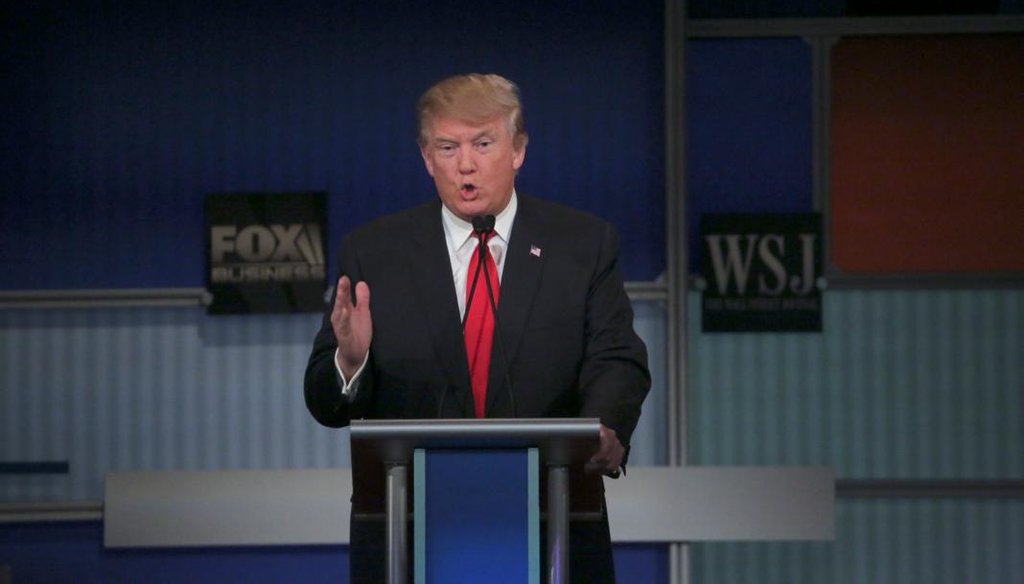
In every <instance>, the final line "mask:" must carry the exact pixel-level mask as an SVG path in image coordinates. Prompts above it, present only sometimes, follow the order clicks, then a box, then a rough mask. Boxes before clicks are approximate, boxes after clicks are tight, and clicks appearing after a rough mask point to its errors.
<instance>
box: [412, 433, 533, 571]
mask: <svg viewBox="0 0 1024 584" xmlns="http://www.w3.org/2000/svg"><path fill="white" fill-rule="evenodd" d="M538 460H539V456H538V453H537V449H502V450H473V451H464V450H459V451H456V450H443V449H441V450H425V451H424V450H417V451H416V455H415V464H414V466H415V468H416V478H415V479H414V481H413V483H414V489H415V493H416V495H415V500H416V505H415V520H414V525H415V546H414V547H415V576H416V578H415V581H416V582H417V583H418V584H420V583H439V582H443V583H460V582H466V583H475V582H489V583H491V582H493V583H509V584H511V583H516V584H526V583H529V584H534V583H538V582H539V581H540V527H539V525H540V511H539V468H538V467H539V462H538Z"/></svg>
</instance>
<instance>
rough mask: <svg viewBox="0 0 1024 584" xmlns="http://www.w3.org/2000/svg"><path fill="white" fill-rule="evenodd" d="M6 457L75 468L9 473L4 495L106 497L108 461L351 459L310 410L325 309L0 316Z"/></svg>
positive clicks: (175, 464)
mask: <svg viewBox="0 0 1024 584" xmlns="http://www.w3.org/2000/svg"><path fill="white" fill-rule="evenodd" d="M0 318H2V322H3V328H2V330H0V344H2V353H0V364H2V371H3V374H2V383H3V385H2V388H0V389H2V391H0V407H2V412H3V414H2V418H0V419H2V420H3V428H2V429H0V437H2V445H0V459H2V460H5V461H27V460H67V461H69V462H70V465H71V472H70V474H69V475H67V476H36V477H24V476H0V500H3V501H35V500H75V499H100V498H102V480H103V475H104V473H106V472H107V471H113V470H152V469H227V468H307V467H335V466H347V465H348V464H349V455H348V439H347V435H346V431H344V430H342V431H336V430H330V429H327V428H323V427H320V426H319V425H317V424H316V423H315V422H314V421H313V419H312V418H311V417H310V416H309V414H308V413H307V412H306V409H305V404H304V402H303V399H302V375H303V371H304V368H305V363H306V359H307V358H308V355H309V349H310V346H311V342H312V338H313V335H314V333H315V331H316V329H317V327H318V324H319V317H318V316H314V315H300V316H259V317H249V318H243V317H208V316H206V315H205V314H204V313H203V312H202V311H201V310H199V309H190V308H138V309H135V308H121V309H81V310H46V311H44V310H39V311H36V310H31V311H6V312H2V313H0Z"/></svg>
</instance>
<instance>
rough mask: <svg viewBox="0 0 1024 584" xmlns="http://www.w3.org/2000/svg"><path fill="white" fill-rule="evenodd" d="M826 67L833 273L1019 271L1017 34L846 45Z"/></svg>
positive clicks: (1023, 192) (1023, 114)
mask: <svg viewBox="0 0 1024 584" xmlns="http://www.w3.org/2000/svg"><path fill="white" fill-rule="evenodd" d="M832 63H833V68H832V91H833V93H832V176H831V180H832V184H831V213H830V215H831V230H832V261H833V263H834V265H836V266H837V267H838V268H839V269H840V270H841V271H842V272H845V273H860V274H865V273H882V274H886V273H887V274H892V273H945V272H968V273H971V272H975V273H976V272H1004V271H1011V272H1021V271H1024V36H1009V35H1007V36H935V37H909V38H908V37H904V38H863V39H861V38H853V39H844V40H842V41H841V42H840V43H839V44H837V45H836V47H835V49H834V50H833V54H832Z"/></svg>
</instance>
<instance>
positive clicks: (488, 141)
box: [476, 140, 494, 148]
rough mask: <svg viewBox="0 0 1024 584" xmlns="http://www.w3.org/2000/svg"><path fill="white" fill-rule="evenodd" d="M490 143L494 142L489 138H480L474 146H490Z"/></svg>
mask: <svg viewBox="0 0 1024 584" xmlns="http://www.w3.org/2000/svg"><path fill="white" fill-rule="evenodd" d="M491 144H494V142H492V141H490V140H481V141H480V142H477V143H476V147H477V148H489V147H490V146H491Z"/></svg>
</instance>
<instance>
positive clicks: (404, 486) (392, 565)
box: [387, 464, 409, 584]
mask: <svg viewBox="0 0 1024 584" xmlns="http://www.w3.org/2000/svg"><path fill="white" fill-rule="evenodd" d="M408 477H409V467H408V466H407V465H405V464H389V465H387V521H388V525H387V538H388V584H406V582H408V579H407V578H408V566H409V558H408V551H407V549H408V548H407V547H406V543H407V542H408V541H409V539H408V528H407V523H406V518H407V517H408V516H409V514H408V509H407V504H406V501H407V499H406V497H407V496H408V490H409V489H408V484H409V481H408Z"/></svg>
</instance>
